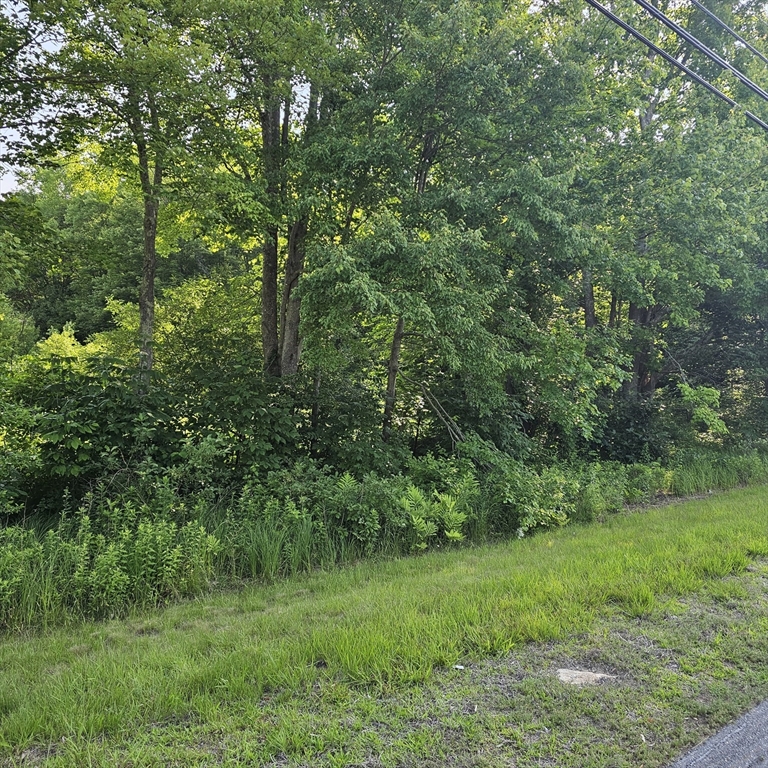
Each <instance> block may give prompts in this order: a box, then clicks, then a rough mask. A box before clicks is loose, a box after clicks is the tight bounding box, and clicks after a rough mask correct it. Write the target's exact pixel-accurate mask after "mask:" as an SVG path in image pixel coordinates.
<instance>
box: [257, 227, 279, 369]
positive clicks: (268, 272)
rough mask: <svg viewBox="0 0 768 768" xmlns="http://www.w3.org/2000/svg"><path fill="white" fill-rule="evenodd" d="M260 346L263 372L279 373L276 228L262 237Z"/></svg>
mask: <svg viewBox="0 0 768 768" xmlns="http://www.w3.org/2000/svg"><path fill="white" fill-rule="evenodd" d="M261 348H262V352H263V353H264V372H265V373H267V374H268V375H270V376H279V375H280V349H279V344H278V336H277V228H276V227H275V228H273V229H270V230H269V231H268V232H267V234H266V236H265V238H264V250H263V259H262V265H261Z"/></svg>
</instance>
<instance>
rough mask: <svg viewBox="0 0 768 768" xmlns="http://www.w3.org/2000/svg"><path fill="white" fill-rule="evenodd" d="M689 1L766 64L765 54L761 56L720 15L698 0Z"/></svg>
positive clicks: (767, 60) (767, 61)
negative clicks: (716, 14)
mask: <svg viewBox="0 0 768 768" xmlns="http://www.w3.org/2000/svg"><path fill="white" fill-rule="evenodd" d="M691 2H692V3H693V5H694V6H696V8H698V9H699V10H700V11H702V12H703V13H706V14H707V16H709V18H710V19H712V21H714V22H715V24H717V25H718V26H720V27H722V28H723V29H724V30H725V31H726V32H728V33H729V34H731V35H732V36H733V37H735V38H736V39H737V40H738V41H739V42H740V43H741V44H742V45H744V46H745V47H746V48H748V49H749V50H750V51H752V53H754V54H755V56H758V57H759V58H761V59H762V60H763V61H764V62H765V63H766V64H768V59H767V58H766V57H765V56H763V54H762V53H760V51H758V50H757V48H755V46H754V45H752V44H751V43H749V42H748V41H747V40H745V39H744V38H743V37H742V36H741V35H740V34H739V33H738V32H736V31H735V30H733V29H731V28H730V27H729V26H728V25H727V24H726V23H725V22H724V21H723V20H722V19H721V18H720V17H718V16H715V14H714V13H712V11H710V10H709V8H707V7H706V6H705V5H702V3H700V2H699V0H691Z"/></svg>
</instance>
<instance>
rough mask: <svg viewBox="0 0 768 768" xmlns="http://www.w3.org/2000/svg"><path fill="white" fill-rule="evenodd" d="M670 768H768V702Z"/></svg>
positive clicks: (700, 745) (684, 756)
mask: <svg viewBox="0 0 768 768" xmlns="http://www.w3.org/2000/svg"><path fill="white" fill-rule="evenodd" d="M669 768H768V701H764V702H763V703H762V704H759V705H758V706H757V707H755V708H754V709H753V710H752V711H751V712H747V714H746V715H744V716H743V717H741V718H739V719H738V720H737V721H736V722H735V723H732V724H731V725H729V726H728V727H727V728H723V730H722V731H720V733H716V734H715V735H714V736H713V737H712V738H711V739H708V740H707V741H705V742H704V743H703V744H699V746H698V747H695V748H694V749H692V750H691V751H690V752H688V754H686V755H683V756H682V757H681V758H680V759H679V760H678V761H677V762H675V763H673V764H672V765H671V766H670V767H669Z"/></svg>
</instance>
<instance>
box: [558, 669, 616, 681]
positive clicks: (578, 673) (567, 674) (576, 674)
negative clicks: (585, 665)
mask: <svg viewBox="0 0 768 768" xmlns="http://www.w3.org/2000/svg"><path fill="white" fill-rule="evenodd" d="M557 677H558V678H559V680H560V681H561V682H563V683H567V684H568V685H596V684H597V683H599V682H600V681H601V680H613V679H614V678H615V677H616V675H604V674H603V673H602V672H585V671H584V670H581V669H558V670H557Z"/></svg>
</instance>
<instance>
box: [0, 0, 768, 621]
mask: <svg viewBox="0 0 768 768" xmlns="http://www.w3.org/2000/svg"><path fill="white" fill-rule="evenodd" d="M617 7H618V8H619V10H620V12H621V13H622V15H623V16H624V17H625V18H628V19H632V20H633V22H634V23H635V24H636V25H637V26H638V27H639V28H640V29H642V30H643V31H644V32H645V33H646V34H647V35H648V36H649V37H651V38H652V39H653V40H655V41H657V42H658V43H659V44H661V45H663V46H665V47H666V48H667V49H668V50H672V51H675V50H676V51H677V54H678V55H679V56H680V57H681V58H682V57H685V58H686V60H687V61H689V63H690V64H691V65H692V66H694V65H695V66H696V67H697V68H698V69H699V71H701V72H702V73H703V74H705V75H707V76H708V77H710V78H712V79H715V80H716V82H717V83H718V85H719V87H721V88H724V89H726V90H728V89H730V90H731V92H732V93H733V94H734V96H736V97H738V100H739V101H740V103H743V104H744V105H745V106H748V107H749V108H751V109H752V110H753V111H756V112H758V113H762V114H764V115H765V114H766V107H765V105H763V104H760V103H758V104H757V105H755V104H754V103H752V99H753V97H752V96H751V95H750V94H749V93H748V92H742V90H743V89H742V88H741V86H740V85H738V83H735V82H733V81H731V80H729V79H728V78H727V77H725V76H720V75H718V73H717V72H715V71H711V66H710V65H709V64H708V62H706V61H703V60H702V61H699V60H697V59H696V56H695V55H692V58H688V54H687V53H686V52H685V51H684V50H683V49H681V48H678V45H679V44H678V41H677V40H676V39H675V38H674V36H672V35H671V33H668V32H667V31H666V30H663V29H662V28H661V27H657V26H656V25H655V22H653V21H651V20H650V19H648V18H644V17H642V12H641V11H640V10H639V9H637V8H633V7H630V4H629V3H628V2H623V1H622V2H619V3H618V4H617ZM718 10H719V12H722V13H725V12H726V11H728V14H727V15H728V19H729V22H730V23H731V24H732V25H734V26H736V27H737V28H738V29H739V30H740V31H741V32H742V33H743V34H744V35H746V36H747V37H749V38H751V39H754V40H759V39H760V38H761V37H762V36H763V35H764V34H765V33H766V22H767V21H768V19H766V18H765V15H764V12H763V10H762V9H761V7H760V6H757V5H754V4H749V3H748V4H743V5H741V6H739V10H738V12H733V13H731V12H730V9H729V8H726V7H725V6H723V7H719V6H718ZM668 12H669V13H670V14H673V15H675V17H676V18H678V19H679V20H680V21H681V22H682V23H684V24H685V25H687V26H689V27H690V28H692V29H696V30H697V31H698V33H699V34H700V35H702V36H705V37H706V39H707V41H708V43H709V45H711V46H712V47H714V48H716V49H717V50H719V51H721V52H722V53H724V54H727V55H728V56H732V57H735V59H736V60H738V63H739V66H741V67H742V68H743V69H744V70H745V71H748V72H750V73H751V75H752V76H753V77H754V78H755V79H757V80H759V79H760V77H761V76H763V77H764V76H765V75H766V73H765V72H763V71H762V70H761V69H760V68H759V66H758V65H759V64H760V62H759V61H758V60H756V59H754V58H751V57H750V56H749V55H748V52H747V51H746V50H745V49H743V48H739V47H735V46H734V45H733V44H732V41H731V39H730V38H728V37H726V36H723V35H721V33H720V32H719V31H718V30H717V28H712V27H707V26H706V18H705V16H704V15H703V14H702V13H701V12H699V11H696V10H695V9H693V8H689V7H687V6H679V5H676V4H671V5H670V7H669V9H668ZM764 82H765V80H764ZM0 105H2V106H0V110H1V111H0V122H2V124H3V126H5V127H6V128H7V129H9V130H8V131H7V132H6V152H5V160H6V161H8V162H11V161H12V162H14V163H17V164H21V165H23V166H24V167H25V168H26V170H25V171H24V172H23V175H22V177H21V183H20V187H19V189H18V190H17V191H15V192H13V193H10V194H7V195H5V196H4V197H2V198H0V292H1V295H0V363H2V373H0V446H2V454H0V478H1V479H0V523H2V525H3V526H5V530H4V531H0V534H2V536H0V625H3V624H6V625H15V624H24V623H28V622H30V621H33V617H34V616H35V615H37V614H36V609H35V605H38V607H39V603H40V601H41V600H48V599H53V598H52V597H51V596H52V595H54V594H57V595H59V597H57V598H56V600H58V601H60V603H57V604H56V605H57V607H55V609H54V608H51V611H50V613H51V615H58V613H57V612H59V611H62V612H65V611H66V610H71V609H74V610H79V611H80V612H83V613H100V614H104V613H110V612H114V611H116V610H120V609H121V608H122V607H123V606H125V605H127V604H128V603H131V602H136V601H139V602H142V601H147V600H149V601H155V600H159V599H164V598H166V597H169V596H172V595H174V594H180V593H186V592H190V591H195V590H197V589H200V588H202V587H203V586H204V585H205V584H206V583H207V582H208V580H209V579H210V578H211V577H212V575H213V574H218V576H220V577H223V576H225V575H226V576H232V577H253V576H262V577H267V578H273V577H274V576H276V575H277V574H278V573H281V572H285V571H293V570H301V569H303V568H310V567H314V566H315V565H318V564H325V563H334V562H338V561H343V560H345V559H348V558H349V557H352V556H358V555H362V554H367V553H372V552H376V551H382V550H384V551H390V552H408V551H412V552H417V551H420V550H423V549H425V548H426V547H428V546H434V545H440V546H448V545H453V544H456V543H458V542H460V541H462V540H464V539H466V538H470V539H482V538H484V537H486V536H488V535H496V534H502V535H523V534H525V533H526V532H528V531H531V530H534V529H535V528H537V527H540V526H548V525H558V524H562V523H563V522H565V521H566V520H567V519H569V518H575V519H582V520H588V519H591V518H592V517H594V516H595V515H599V514H602V513H603V512H605V511H609V510H612V509H616V508H618V507H620V506H621V505H622V504H624V503H626V502H628V501H629V502H631V501H635V500H641V499H647V498H650V497H652V496H653V495H654V494H656V493H658V492H662V491H675V492H681V493H688V492H699V491H706V490H710V489H712V488H715V487H723V486H726V485H728V484H733V483H740V482H749V481H753V480H759V479H763V478H765V476H766V466H768V464H766V459H765V451H764V443H763V442H762V441H764V440H765V439H766V437H768V345H766V334H767V333H768V268H767V267H768V261H767V260H766V255H765V254H766V249H768V227H767V226H766V225H767V224H768V205H766V203H767V202H768V199H767V198H768V195H767V194H766V193H767V192H768V187H767V186H766V182H765V174H764V172H763V169H764V168H765V164H766V160H768V148H767V147H766V136H765V135H764V134H762V133H760V132H759V130H758V129H756V128H755V126H754V125H751V124H749V123H748V122H747V121H746V120H745V119H744V117H743V115H741V114H740V113H739V112H738V111H737V110H730V109H729V108H728V107H727V105H724V104H723V103H722V102H719V101H717V100H716V99H714V98H713V97H712V96H711V95H710V94H708V93H707V92H706V91H703V90H700V89H697V88H695V87H692V86H691V84H690V83H689V82H687V81H685V80H684V79H683V77H682V76H681V75H680V74H679V73H678V72H677V71H676V70H671V69H670V68H669V67H668V65H667V64H665V63H664V62H663V61H661V60H660V59H659V58H657V57H654V56H653V55H650V54H649V53H648V52H647V51H646V50H645V49H644V48H642V46H639V45H636V44H635V43H633V42H631V41H628V40H627V39H625V38H624V37H622V34H621V31H620V30H618V29H616V28H614V27H613V26H612V25H610V24H608V23H606V22H605V20H604V19H603V18H602V17H600V18H598V17H597V15H596V14H595V12H594V11H587V10H586V9H585V7H582V5H581V4H580V3H579V2H576V0H565V1H564V2H544V3H536V4H533V5H528V4H527V3H518V4H516V3H508V2H501V1H500V0H499V1H496V0H494V1H493V2H483V3H473V2H468V1H465V0H406V1H405V2H400V0H398V2H390V0H383V1H382V0H377V2H375V3H369V2H368V1H367V0H361V2H356V3H346V2H336V0H312V2H310V3H296V2H293V0H280V2H274V0H192V1H191V2H190V0H185V2H184V3H179V2H176V1H175V0H142V2H139V3H132V4H130V5H126V4H124V3H118V2H112V0H88V1H87V2H86V1H85V0H73V1H72V2H66V3H63V2H60V1H59V0H36V2H34V3H32V2H26V0H20V2H18V3H12V4H11V5H10V6H9V9H8V10H7V11H4V12H3V13H2V14H0ZM761 108H762V112H761ZM17 525H18V526H21V527H20V528H16V527H14V526H17ZM153 547H154V549H152V548H153ZM145 550H146V551H150V550H151V551H153V552H155V555H152V556H149V555H146V554H145ZM27 572H29V573H32V572H35V573H46V574H48V576H46V577H45V578H46V579H48V581H47V582H45V584H47V586H45V588H43V587H44V585H43V582H44V581H45V580H44V579H43V577H42V576H41V577H40V578H41V579H42V581H41V582H40V584H41V585H43V586H41V587H40V589H41V590H43V591H42V592H40V594H37V593H35V594H32V593H31V592H29V593H27V594H26V597H22V593H23V591H24V590H25V589H27V588H28V587H29V584H30V580H29V578H27V577H26V576H24V575H23V574H25V573H27ZM62 585H66V586H62ZM46 589H49V593H46V592H45V590H46ZM44 593H45V594H49V597H48V598H44V597H41V595H43V594H44ZM20 605H27V606H28V607H27V608H26V609H21V608H18V606H20ZM13 606H16V608H14V607H13Z"/></svg>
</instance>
